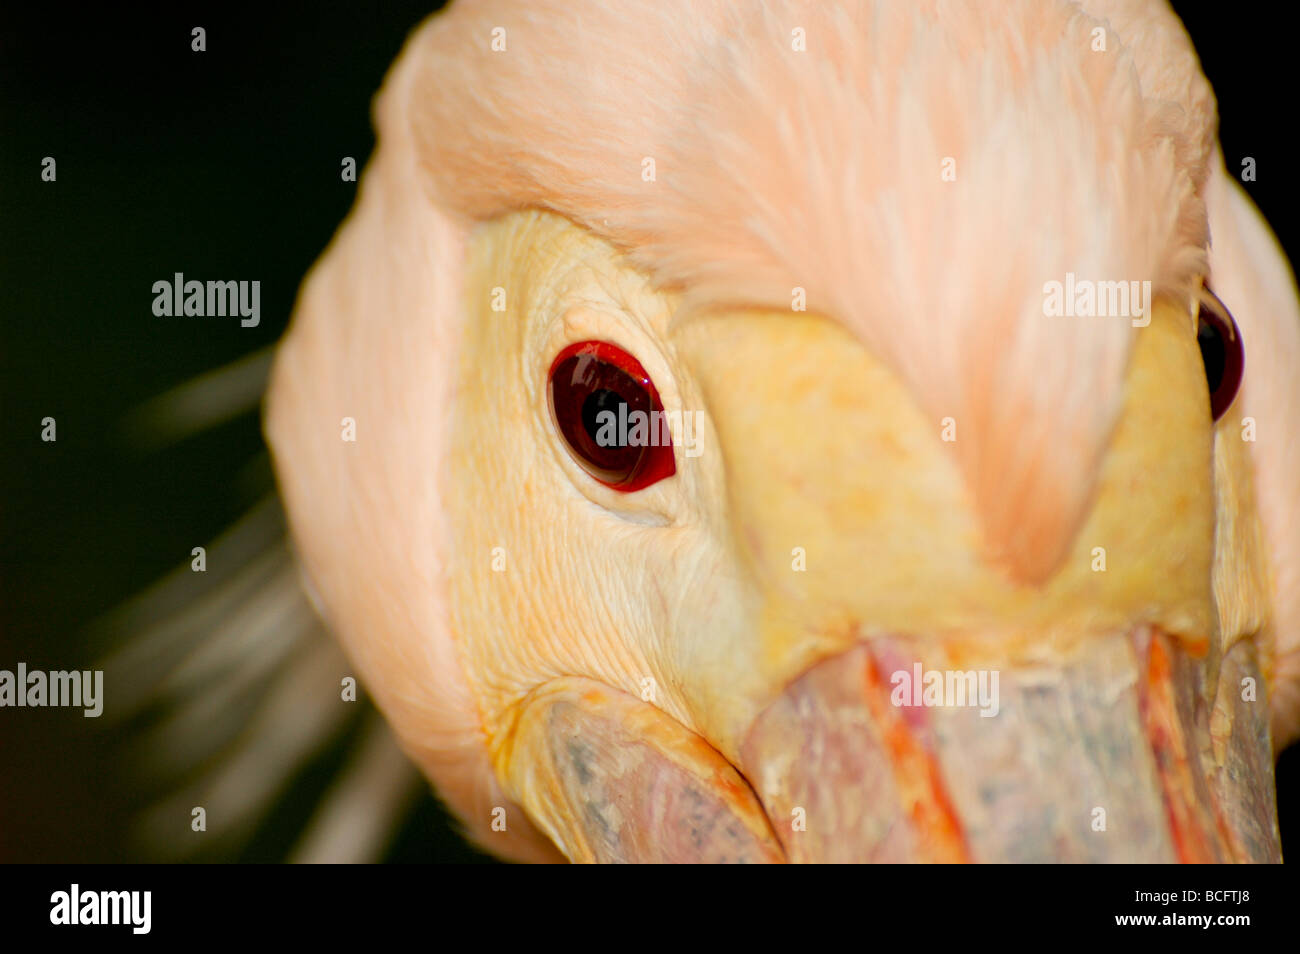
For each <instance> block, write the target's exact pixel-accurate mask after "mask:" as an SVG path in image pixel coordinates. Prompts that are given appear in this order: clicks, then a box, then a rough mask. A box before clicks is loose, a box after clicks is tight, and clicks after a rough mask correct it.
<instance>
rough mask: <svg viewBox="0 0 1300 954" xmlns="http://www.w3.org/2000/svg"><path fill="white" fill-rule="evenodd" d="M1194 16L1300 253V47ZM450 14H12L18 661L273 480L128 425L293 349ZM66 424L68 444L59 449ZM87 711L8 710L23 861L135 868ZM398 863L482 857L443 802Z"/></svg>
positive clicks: (3, 135)
mask: <svg viewBox="0 0 1300 954" xmlns="http://www.w3.org/2000/svg"><path fill="white" fill-rule="evenodd" d="M1175 6H1176V8H1177V9H1178V11H1179V13H1180V14H1181V15H1182V16H1183V18H1184V20H1185V22H1186V23H1187V26H1188V30H1189V32H1190V33H1191V35H1192V38H1193V40H1194V41H1195V43H1196V45H1197V48H1198V50H1199V52H1200V54H1201V57H1202V62H1203V65H1204V68H1205V71H1206V73H1207V75H1208V76H1209V78H1210V80H1211V82H1212V83H1213V84H1214V87H1215V90H1216V93H1217V95H1218V98H1219V102H1220V112H1221V115H1222V124H1221V134H1222V141H1223V145H1224V152H1225V155H1226V156H1227V161H1228V165H1229V168H1230V169H1233V168H1237V167H1238V164H1239V161H1240V158H1241V157H1242V156H1246V155H1249V156H1253V157H1255V158H1256V159H1257V161H1258V181H1257V182H1254V183H1248V184H1247V185H1246V188H1247V190H1248V191H1249V192H1250V194H1251V196H1252V197H1253V198H1254V200H1255V201H1256V203H1257V204H1258V205H1259V206H1260V208H1261V209H1262V210H1263V212H1264V214H1265V215H1266V216H1267V217H1268V219H1269V221H1270V223H1271V224H1272V226H1273V228H1274V230H1275V232H1276V233H1277V235H1278V237H1279V239H1280V240H1281V241H1282V243H1283V245H1284V247H1285V248H1287V249H1288V252H1289V253H1291V254H1292V257H1294V250H1295V249H1296V248H1297V247H1300V245H1298V243H1300V234H1298V232H1297V229H1298V226H1297V222H1296V215H1295V213H1296V203H1295V191H1294V187H1293V185H1292V183H1293V182H1294V176H1295V170H1294V169H1293V168H1292V166H1291V162H1292V157H1293V155H1294V153H1293V152H1292V151H1291V150H1290V148H1289V147H1290V145H1291V138H1292V136H1293V134H1294V128H1293V127H1294V122H1295V120H1294V115H1293V114H1294V107H1293V104H1294V96H1295V91H1296V70H1295V55H1294V52H1293V35H1292V33H1291V32H1290V30H1289V29H1288V25H1287V24H1283V23H1270V22H1269V21H1268V19H1267V17H1266V16H1265V15H1263V14H1260V13H1257V12H1252V13H1251V14H1250V15H1249V18H1248V19H1244V20H1243V19H1241V18H1240V17H1238V16H1237V12H1236V10H1235V9H1233V8H1228V7H1224V6H1223V5H1221V4H1203V5H1201V4H1183V3H1180V4H1175ZM432 8H433V6H432V5H430V4H401V3H377V2H369V3H367V2H358V3H348V4H337V5H330V6H329V7H328V8H313V9H308V8H299V7H280V6H277V5H271V4H268V5H265V6H264V7H260V8H257V9H255V10H252V9H250V10H248V11H241V10H238V9H237V8H232V7H230V6H229V5H226V4H221V5H216V4H213V5H195V4H187V5H185V8H184V9H183V10H182V9H179V8H171V9H168V8H160V9H158V10H135V11H124V12H116V11H115V12H108V13H105V12H98V13H93V14H92V13H87V12H86V11H85V10H84V9H81V8H80V7H68V8H66V9H60V8H58V7H57V6H46V7H42V8H40V9H38V10H37V11H36V12H32V11H28V12H26V13H23V14H19V15H13V14H11V13H9V12H6V15H5V18H4V22H3V23H0V110H3V112H0V243H2V244H0V282H2V283H0V319H2V321H3V342H2V347H0V380H2V381H3V404H2V405H0V435H3V447H4V448H5V461H4V467H3V478H4V481H5V484H4V487H3V504H2V505H0V663H3V661H4V660H9V661H10V662H13V661H15V660H20V659H21V660H24V661H26V662H27V663H28V665H29V667H30V668H33V669H36V668H51V669H59V668H69V667H70V665H72V664H71V663H69V662H68V659H69V652H70V651H73V652H79V651H83V650H86V649H87V647H86V646H85V639H86V637H85V632H86V627H87V625H88V624H89V623H91V622H92V621H93V620H95V619H96V618H98V617H100V616H101V615H102V614H104V613H105V612H107V611H108V610H110V609H112V608H113V607H115V606H117V605H118V604H120V603H121V602H122V601H123V600H124V599H125V598H127V597H128V596H130V595H132V594H133V593H135V592H137V591H139V590H141V589H143V588H144V587H146V586H147V585H148V584H150V583H151V582H153V581H154V580H156V579H157V578H158V577H160V576H161V575H163V574H164V573H166V572H167V571H169V570H171V569H173V568H174V567H175V566H177V565H178V564H179V563H181V562H184V561H186V560H188V554H189V551H190V548H191V547H192V546H195V545H197V544H199V543H203V542H205V541H209V540H211V539H212V538H213V537H215V536H216V535H217V534H218V533H219V532H220V531H221V530H222V529H224V528H225V527H226V526H228V525H229V524H230V523H231V522H232V521H233V520H235V519H236V518H237V517H239V516H240V515H241V514H242V513H243V512H244V511H245V509H246V508H247V507H248V506H249V505H250V504H251V503H252V502H253V499H254V498H253V496H252V493H251V489H250V488H255V487H257V486H260V485H263V484H266V483H267V482H269V480H270V475H269V471H267V470H266V469H265V467H264V463H259V461H261V460H263V458H261V457H260V455H261V452H262V450H263V447H262V442H261V436H260V433H259V427H258V422H257V421H256V420H255V419H254V418H253V417H252V416H246V417H245V418H243V419H240V420H237V421H234V422H231V423H229V424H227V425H223V426H221V427H219V428H217V429H215V430H213V431H211V432H209V433H206V434H204V435H201V436H199V437H196V438H193V439H190V440H187V441H184V442H181V443H179V444H176V445H174V446H171V447H168V448H166V449H164V450H162V451H160V452H152V453H145V452H143V451H140V450H138V449H136V448H133V447H132V446H131V445H130V443H129V442H128V441H126V440H125V439H124V437H123V434H122V427H121V425H122V421H123V420H124V418H125V417H126V415H127V414H128V412H129V411H131V409H133V408H135V407H137V406H138V405H140V404H141V403H142V402H144V401H146V400H147V399H149V398H151V397H153V396H155V395H157V394H159V393H160V392H162V391H165V390H166V389H168V388H170V387H173V386H175V385H177V384H180V383H181V382H183V381H185V380H187V379H188V378H190V377H192V376H193V375H195V374H197V373H199V372H202V371H206V370H209V369H211V368H214V367H216V366H218V365H221V364H224V363H226V362H228V361H231V360H233V359H235V358H237V357H239V356H241V355H244V354H247V353H249V352H252V351H254V350H256V349H259V348H262V347H264V346H266V345H269V344H271V343H273V342H274V341H275V340H276V339H277V338H278V337H279V336H280V334H281V333H282V332H283V330H284V327H285V324H286V322H287V318H288V314H289V310H290V308H291V306H292V303H293V299H294V295H295V293H296V290H297V285H298V282H299V281H300V279H301V277H302V275H303V274H304V273H305V272H306V270H307V269H308V267H309V266H310V264H311V263H312V261H313V260H314V259H315V258H316V256H317V255H318V254H319V253H320V251H321V250H322V249H323V248H324V247H325V245H326V244H327V242H328V241H329V239H330V237H331V235H332V234H333V232H334V230H335V229H336V228H337V226H338V224H339V223H340V221H341V220H342V219H343V217H344V215H345V214H346V213H347V211H348V209H349V208H350V206H351V204H352V202H353V198H354V193H355V188H356V187H355V185H354V184H352V183H344V182H342V181H340V176H339V169H340V166H339V163H340V159H341V158H342V157H343V156H354V157H355V158H356V159H357V162H358V167H361V166H363V165H364V163H365V160H366V158H367V156H368V155H369V152H370V150H371V147H372V145H373V136H372V132H371V129H370V124H369V104H370V98H371V96H372V94H373V93H374V91H375V90H376V89H377V88H378V87H379V85H380V82H381V80H382V78H383V75H384V72H385V71H386V69H387V67H388V66H389V64H390V63H391V62H392V60H393V59H394V57H395V56H396V55H397V53H398V51H399V49H400V47H401V44H402V41H403V39H404V37H405V36H406V34H407V33H408V32H409V31H410V29H411V28H413V27H414V26H415V25H416V24H417V23H418V22H419V21H420V20H421V19H422V17H423V16H424V15H425V14H427V13H428V12H430V10H431V9H432ZM194 26H203V27H204V28H205V29H206V30H207V52H205V53H202V54H198V53H194V52H192V51H191V49H190V30H191V28H192V27H194ZM44 156H54V157H55V158H56V159H57V162H58V181H57V183H55V184H47V183H43V182H41V181H40V163H41V159H42V157H44ZM175 271H183V272H186V273H190V274H193V275H194V276H196V277H238V278H258V279H260V280H261V282H262V301H261V308H262V320H261V324H260V326H259V327H257V328H248V329H245V328H241V327H240V326H239V323H238V321H234V320H225V321H215V322H206V321H175V322H167V323H166V325H165V333H160V327H163V326H160V324H159V319H156V318H154V317H153V315H152V313H151V312H150V310H149V307H150V304H151V302H152V294H151V293H150V292H148V291H147V290H148V289H150V287H151V286H152V283H153V282H154V281H156V280H158V279H159V278H160V277H164V276H170V275H171V274H172V273H173V272H175ZM1247 348H1249V342H1247ZM46 415H50V416H54V417H55V418H57V420H58V428H59V431H58V442H57V444H44V443H41V442H40V441H39V438H38V434H39V424H38V422H39V421H40V420H41V418H42V417H45V416H46ZM250 468H251V470H250ZM74 658H79V657H74ZM86 721H87V720H83V718H82V717H81V713H80V712H79V711H77V710H75V709H74V710H43V711H42V710H15V709H9V710H6V711H5V712H4V713H3V714H2V716H0V859H3V860H11V861H12V860H59V861H98V860H109V859H128V860H129V859H130V858H131V857H132V856H131V854H130V849H129V848H128V847H127V845H126V843H125V839H124V835H123V832H124V830H125V826H126V824H127V821H128V819H129V817H130V815H131V812H132V810H133V808H134V807H138V806H137V805H136V800H137V799H138V798H139V797H140V794H139V792H138V791H135V790H133V789H132V787H131V786H130V785H129V784H127V783H126V782H124V781H123V780H122V779H120V778H119V777H118V775H119V774H120V773H118V771H117V765H118V761H117V760H118V759H119V758H120V756H121V752H122V749H121V746H122V745H123V744H124V743H123V741H122V740H112V739H105V738H103V737H102V736H101V735H100V734H97V733H96V732H88V731H86ZM1298 763H1300V755H1298V754H1297V749H1296V748H1294V747H1293V749H1292V750H1291V751H1290V752H1288V753H1286V754H1284V756H1283V758H1282V760H1281V763H1280V766H1279V770H1278V784H1279V801H1280V803H1281V811H1282V815H1281V817H1282V833H1283V841H1284V850H1285V849H1286V848H1288V847H1295V846H1296V845H1297V838H1298V837H1300V836H1298V835H1297V833H1296V829H1297V828H1300V817H1298V816H1300V806H1297V805H1296V804H1295V802H1296V800H1297V798H1298V797H1300V795H1298V794H1297V790H1298V789H1300V780H1297V771H1298V769H1297V764H1298ZM331 770H332V766H331V764H330V763H329V762H328V760H326V761H325V762H322V763H321V764H319V765H316V766H314V768H313V770H312V771H311V772H309V773H307V775H306V776H305V777H304V778H303V779H302V780H301V782H300V783H299V784H298V785H297V786H296V787H295V790H294V792H292V793H291V794H290V796H289V797H287V798H286V799H285V801H284V807H283V808H282V810H280V811H278V812H277V814H276V816H275V817H273V818H271V819H268V821H267V823H266V825H265V826H264V828H263V830H262V831H260V832H259V834H258V836H257V837H256V838H255V839H254V843H253V845H252V846H251V847H250V848H248V849H246V850H243V851H241V852H240V853H239V854H238V855H237V856H236V859H238V860H271V859H275V858H278V857H280V856H281V855H282V853H283V852H284V850H285V849H286V847H287V846H288V843H289V839H290V838H291V836H292V833H293V831H294V830H295V829H294V825H296V824H300V823H301V820H302V815H303V814H304V813H305V812H306V811H307V810H308V809H309V807H310V805H311V804H312V803H313V800H314V798H315V797H316V795H318V794H319V792H320V790H321V787H322V786H323V785H324V784H325V781H326V780H327V779H328V777H329V775H330V772H331ZM390 857H391V858H392V859H393V860H416V859H438V860H481V859H482V856H479V855H477V854H476V853H474V852H473V851H472V850H471V849H469V848H467V847H466V846H465V845H464V844H463V843H462V842H461V841H460V839H459V838H458V837H457V836H456V835H455V834H453V833H452V832H451V831H450V830H449V829H448V828H447V826H446V823H445V819H444V817H443V815H442V813H441V812H440V810H439V809H438V807H437V805H436V803H435V801H434V800H433V799H432V798H428V799H426V800H425V801H424V802H423V803H422V805H421V807H420V809H419V810H418V811H417V812H416V813H415V815H414V816H413V817H412V819H411V821H410V823H409V824H408V825H407V826H406V828H405V829H404V831H403V832H402V834H401V836H400V837H399V838H398V839H397V842H396V844H395V845H394V847H393V849H392V852H391V855H390ZM236 859H231V860H236Z"/></svg>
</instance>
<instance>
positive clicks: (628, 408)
mask: <svg viewBox="0 0 1300 954" xmlns="http://www.w3.org/2000/svg"><path fill="white" fill-rule="evenodd" d="M551 401H552V407H554V409H555V419H556V423H557V424H558V425H559V428H560V433H561V434H563V435H564V439H565V440H566V441H567V442H568V444H569V446H570V447H571V448H572V449H573V451H574V453H576V454H577V455H578V456H579V457H581V458H582V459H583V460H584V461H586V463H587V464H588V465H589V466H590V467H592V468H593V469H594V470H596V471H597V472H599V474H600V476H601V477H602V478H603V479H605V480H608V481H610V482H611V483H618V482H620V481H623V480H626V479H627V478H629V477H630V476H631V475H632V474H634V473H635V472H636V469H637V467H638V465H639V464H640V463H641V460H642V458H643V457H644V456H645V455H646V452H647V451H649V450H650V446H651V444H652V443H653V440H654V436H653V434H654V432H653V429H652V428H651V427H648V426H647V427H646V428H644V429H642V430H640V431H636V430H635V426H636V418H634V417H633V413H634V412H636V411H641V412H643V413H646V414H647V415H648V414H649V412H651V411H653V410H655V409H654V408H652V407H651V401H650V392H649V391H648V390H647V389H646V387H645V386H644V385H643V384H642V383H641V382H640V381H638V380H637V379H636V378H634V377H632V376H631V375H630V374H628V373H627V372H625V371H624V370H623V369H622V368H619V367H617V366H615V365H613V364H610V363H609V362H607V361H601V360H600V359H599V358H597V357H595V356H594V355H591V354H575V355H573V356H571V357H569V358H566V359H565V360H564V361H562V362H561V363H560V365H559V366H558V367H557V368H556V369H555V371H554V373H553V374H552V376H551ZM602 412H606V413H607V415H609V416H606V417H601V414H602ZM620 424H622V425H623V427H620ZM643 434H644V435H646V438H645V439H644V440H641V435H643Z"/></svg>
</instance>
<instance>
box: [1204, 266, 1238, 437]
mask: <svg viewBox="0 0 1300 954" xmlns="http://www.w3.org/2000/svg"><path fill="white" fill-rule="evenodd" d="M1196 343H1197V344H1198V345H1200V348H1201V362H1202V364H1204V366H1205V383H1206V385H1207V386H1208V387H1209V390H1210V415H1211V417H1212V418H1213V420H1215V421H1217V420H1219V418H1221V417H1223V415H1224V414H1226V413H1227V411H1228V408H1230V407H1231V406H1232V402H1233V401H1234V400H1235V399H1236V397H1237V392H1238V391H1239V390H1240V389H1241V379H1242V375H1243V373H1244V371H1245V366H1246V354H1245V350H1244V348H1243V347H1242V341H1241V331H1240V330H1239V329H1238V328H1237V323H1236V321H1234V320H1233V317H1232V313H1231V312H1230V311H1228V309H1227V306H1225V305H1224V304H1223V302H1222V301H1220V300H1219V297H1218V296H1217V295H1215V294H1214V292H1213V291H1211V290H1210V287H1209V286H1208V285H1206V286H1205V287H1204V288H1203V289H1202V290H1201V302H1200V307H1199V309H1198V310H1197V314H1196Z"/></svg>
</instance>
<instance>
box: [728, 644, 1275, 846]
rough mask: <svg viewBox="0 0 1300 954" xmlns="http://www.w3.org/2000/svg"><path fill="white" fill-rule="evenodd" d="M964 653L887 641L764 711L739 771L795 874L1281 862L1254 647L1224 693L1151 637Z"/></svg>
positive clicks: (817, 673)
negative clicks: (882, 866) (809, 869)
mask: <svg viewBox="0 0 1300 954" xmlns="http://www.w3.org/2000/svg"><path fill="white" fill-rule="evenodd" d="M961 650H962V647H960V646H951V645H944V644H942V643H939V642H929V643H927V642H926V641H923V640H904V639H894V638H889V637H878V638H876V639H873V640H872V641H871V642H869V643H866V644H863V645H859V646H857V647H855V648H853V649H851V650H849V651H847V652H844V653H841V654H839V655H837V656H834V657H832V658H830V659H827V660H825V661H823V662H821V663H818V664H817V665H815V666H813V667H812V668H811V669H810V670H809V671H808V672H806V673H805V674H804V675H803V676H801V677H800V678H798V679H797V680H795V681H794V682H793V683H792V684H791V685H790V686H789V687H788V688H787V689H786V691H785V692H784V693H782V694H781V696H780V697H779V698H778V699H777V700H776V701H775V702H774V703H773V704H772V705H770V706H768V707H767V709H766V710H764V711H763V713H762V714H761V715H760V716H759V718H758V719H757V721H756V722H755V724H754V727H753V729H752V731H751V732H750V734H749V737H748V738H747V740H746V741H745V744H744V748H743V754H742V759H741V760H742V768H743V770H744V772H745V774H746V776H747V777H748V778H749V779H750V780H751V782H752V783H753V784H754V786H755V788H756V790H757V795H758V797H759V800H760V801H761V802H762V804H763V806H764V809H765V811H766V813H767V815H768V818H769V819H770V820H771V821H772V828H773V831H774V832H775V833H776V835H777V837H778V838H779V839H780V841H781V843H782V845H783V847H784V848H785V852H786V856H787V858H788V859H789V860H791V861H837V862H853V861H883V862H900V861H930V862H966V861H984V862H989V861H994V862H1044V861H1073V862H1135V861H1165V862H1174V861H1181V862H1222V861H1278V860H1280V858H1279V853H1278V848H1277V845H1278V841H1277V827H1276V817H1275V811H1274V804H1273V799H1272V796H1271V792H1272V786H1271V785H1268V784H1264V783H1267V782H1268V781H1269V780H1270V779H1271V777H1272V767H1271V766H1272V763H1271V757H1270V745H1269V737H1268V726H1267V719H1266V717H1265V712H1266V710H1265V709H1264V707H1263V706H1260V705H1258V704H1257V703H1256V702H1255V701H1252V700H1251V699H1250V693H1249V692H1244V693H1243V689H1242V687H1243V686H1246V687H1249V686H1251V685H1259V684H1260V674H1259V671H1258V667H1257V665H1256V660H1255V653H1254V648H1253V646H1252V645H1251V644H1249V643H1244V642H1243V643H1238V644H1237V646H1236V647H1234V650H1233V651H1232V652H1230V653H1229V654H1228V655H1227V657H1226V658H1225V659H1224V660H1223V662H1222V665H1221V667H1220V669H1219V672H1218V674H1217V677H1214V676H1213V675H1212V674H1210V673H1209V672H1208V667H1207V666H1206V665H1205V663H1206V660H1205V658H1204V657H1205V653H1204V652H1202V653H1201V656H1202V658H1201V659H1199V660H1198V659H1196V658H1194V656H1193V654H1192V652H1190V651H1189V650H1188V649H1187V648H1185V647H1183V646H1182V645H1180V644H1179V643H1178V641H1177V640H1175V639H1173V638H1171V637H1170V636H1168V635H1167V634H1165V633H1163V632H1160V631H1158V630H1153V629H1149V628H1142V629H1139V630H1138V631H1135V632H1130V633H1116V634H1115V635H1114V636H1112V637H1110V638H1106V639H1100V640H1096V641H1094V642H1093V643H1092V644H1091V645H1090V646H1089V647H1088V648H1087V651H1086V652H1083V653H1080V654H1078V657H1077V658H1076V659H1074V660H1072V661H1069V662H1067V663H1065V664H1062V665H1040V666H1019V667H1016V668H1005V669H1001V670H999V669H987V668H965V666H966V664H965V663H964V661H963V657H964V656H967V655H969V654H967V653H963V652H962V651H961ZM1209 678H1217V692H1216V691H1214V688H1215V687H1211V688H1210V691H1208V692H1207V691H1206V680H1207V679H1209ZM1243 696H1244V698H1243ZM1206 699H1212V700H1213V703H1212V704H1211V705H1209V706H1207V705H1205V704H1204V701H1203V700H1206Z"/></svg>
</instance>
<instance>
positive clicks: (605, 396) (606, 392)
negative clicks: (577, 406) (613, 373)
mask: <svg viewBox="0 0 1300 954" xmlns="http://www.w3.org/2000/svg"><path fill="white" fill-rule="evenodd" d="M626 403H627V402H626V401H624V400H623V399H622V398H621V397H619V396H618V394H617V393H616V392H614V391H611V390H610V389H609V388H598V389H597V390H595V391H592V392H591V394H590V395H589V396H588V397H587V400H585V401H583V402H582V426H583V427H585V428H586V429H587V434H588V435H589V436H590V437H591V439H592V440H593V441H596V440H597V439H598V437H599V436H600V430H601V422H602V420H606V421H607V420H609V417H608V416H606V417H605V418H603V419H602V418H601V416H600V414H601V412H602V411H607V412H609V414H613V415H614V420H615V421H617V420H618V417H619V408H620V407H621V406H622V405H625V404H626ZM623 413H624V415H625V416H626V413H627V412H626V411H625V412H623ZM605 433H606V434H609V433H610V431H609V429H608V428H606V429H605ZM613 436H614V444H611V445H607V446H615V445H617V442H618V436H619V435H618V431H617V430H615V431H614V432H613Z"/></svg>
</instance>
